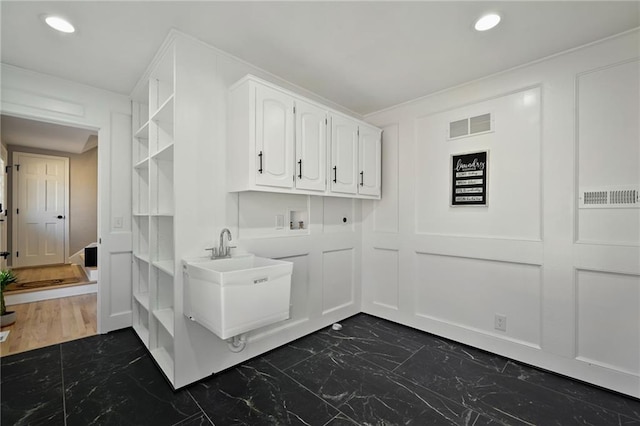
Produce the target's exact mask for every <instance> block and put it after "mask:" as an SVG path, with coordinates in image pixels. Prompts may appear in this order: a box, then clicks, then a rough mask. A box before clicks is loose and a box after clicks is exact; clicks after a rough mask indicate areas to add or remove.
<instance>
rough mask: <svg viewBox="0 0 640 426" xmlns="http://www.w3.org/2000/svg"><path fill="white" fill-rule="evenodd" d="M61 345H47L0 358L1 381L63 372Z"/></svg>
mask: <svg viewBox="0 0 640 426" xmlns="http://www.w3.org/2000/svg"><path fill="white" fill-rule="evenodd" d="M60 362H61V361H60V345H53V346H47V347H46V348H40V349H34V350H32V351H27V352H22V353H19V354H15V355H9V356H5V357H2V358H0V369H1V372H2V374H0V383H2V382H5V381H11V380H15V379H19V378H21V377H38V376H42V375H50V374H55V373H57V374H59V375H60V374H61V371H60V366H61V363H60Z"/></svg>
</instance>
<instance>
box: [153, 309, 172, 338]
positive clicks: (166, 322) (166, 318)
mask: <svg viewBox="0 0 640 426" xmlns="http://www.w3.org/2000/svg"><path fill="white" fill-rule="evenodd" d="M153 316H154V317H156V318H157V320H158V321H159V322H160V324H162V326H163V327H164V329H165V330H167V332H168V333H169V334H170V335H171V337H173V309H171V308H165V309H158V310H155V311H153Z"/></svg>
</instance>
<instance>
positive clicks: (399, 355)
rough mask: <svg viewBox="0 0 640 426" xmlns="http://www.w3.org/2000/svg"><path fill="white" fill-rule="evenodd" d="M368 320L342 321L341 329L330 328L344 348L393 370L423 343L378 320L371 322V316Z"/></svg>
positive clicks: (366, 318) (341, 347) (340, 345)
mask: <svg viewBox="0 0 640 426" xmlns="http://www.w3.org/2000/svg"><path fill="white" fill-rule="evenodd" d="M353 318H360V316H358V317H353ZM365 320H366V321H365V322H363V321H357V322H356V321H354V322H351V323H346V324H342V329H341V330H340V331H334V330H331V331H330V332H329V333H331V334H332V335H333V336H335V337H336V338H338V339H339V345H338V346H339V347H340V349H342V350H344V351H346V352H349V353H350V354H353V355H358V356H359V357H361V358H363V359H366V360H368V361H371V362H373V363H375V364H377V365H379V366H380V367H383V368H385V369H387V370H389V371H391V370H393V369H394V368H396V367H398V366H399V365H400V364H402V363H403V362H404V361H406V360H407V359H408V358H409V357H410V356H411V355H413V354H414V353H415V352H416V351H417V350H418V349H420V348H421V347H422V346H423V345H422V344H420V343H416V342H415V341H414V340H411V339H406V338H405V337H403V336H401V335H398V334H397V333H393V332H389V331H384V330H381V329H379V328H376V326H375V324H369V323H368V321H369V318H368V317H365Z"/></svg>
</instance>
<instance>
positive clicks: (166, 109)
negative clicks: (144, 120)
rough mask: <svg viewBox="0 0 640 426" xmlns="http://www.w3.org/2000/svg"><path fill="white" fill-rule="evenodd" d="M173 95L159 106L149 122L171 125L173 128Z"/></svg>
mask: <svg viewBox="0 0 640 426" xmlns="http://www.w3.org/2000/svg"><path fill="white" fill-rule="evenodd" d="M173 98H174V96H173V93H172V94H171V96H169V97H168V98H167V100H166V101H164V102H163V103H162V105H160V107H159V108H158V110H157V111H156V112H155V113H154V114H153V116H152V117H151V120H153V121H155V122H159V123H171V126H172V127H173Z"/></svg>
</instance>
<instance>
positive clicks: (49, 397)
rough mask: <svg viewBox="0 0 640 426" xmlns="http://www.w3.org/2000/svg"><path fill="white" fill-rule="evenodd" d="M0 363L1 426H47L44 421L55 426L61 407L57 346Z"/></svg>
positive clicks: (21, 354)
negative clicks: (34, 425) (0, 380)
mask: <svg viewBox="0 0 640 426" xmlns="http://www.w3.org/2000/svg"><path fill="white" fill-rule="evenodd" d="M0 362H1V366H0V373H1V374H0V377H2V383H1V384H0V395H1V396H2V401H1V402H0V408H1V410H0V411H1V412H0V420H1V421H0V424H3V425H5V424H6V425H31V424H47V419H51V421H50V424H56V422H55V419H56V418H58V417H59V414H60V413H62V405H63V398H62V371H61V364H60V346H59V345H55V346H49V347H47V348H42V349H36V350H33V351H28V352H24V353H20V354H16V355H11V356H7V357H4V358H2V359H1V361H0ZM62 423H64V420H63V422H62Z"/></svg>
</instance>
